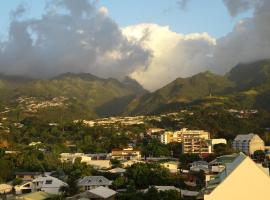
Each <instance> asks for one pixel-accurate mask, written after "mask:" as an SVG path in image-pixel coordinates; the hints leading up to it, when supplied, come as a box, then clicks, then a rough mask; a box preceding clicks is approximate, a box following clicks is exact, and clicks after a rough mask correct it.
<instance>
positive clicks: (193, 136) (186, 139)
mask: <svg viewBox="0 0 270 200" xmlns="http://www.w3.org/2000/svg"><path fill="white" fill-rule="evenodd" d="M181 131H182V153H195V154H209V153H211V152H212V151H211V144H209V142H208V140H210V133H209V132H206V131H203V130H187V129H182V130H181Z"/></svg>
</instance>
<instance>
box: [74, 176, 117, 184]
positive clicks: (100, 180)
mask: <svg viewBox="0 0 270 200" xmlns="http://www.w3.org/2000/svg"><path fill="white" fill-rule="evenodd" d="M111 183H112V182H111V181H110V180H108V179H107V178H105V177H104V176H85V177H83V178H82V179H80V180H79V185H111Z"/></svg>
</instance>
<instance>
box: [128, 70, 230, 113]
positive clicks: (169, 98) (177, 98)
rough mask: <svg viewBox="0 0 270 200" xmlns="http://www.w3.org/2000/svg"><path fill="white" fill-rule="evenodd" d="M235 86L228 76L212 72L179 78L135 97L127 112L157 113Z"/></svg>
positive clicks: (218, 93)
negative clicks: (149, 92) (151, 91)
mask: <svg viewBox="0 0 270 200" xmlns="http://www.w3.org/2000/svg"><path fill="white" fill-rule="evenodd" d="M232 88H233V83H232V82H231V81H230V80H229V79H227V78H226V77H223V76H219V75H215V74H213V73H211V72H204V73H199V74H197V75H195V76H192V77H190V78H178V79H176V80H175V81H173V82H172V83H170V84H168V85H166V86H165V87H163V88H161V89H159V90H157V91H155V92H154V93H151V94H146V95H144V96H143V97H141V98H139V99H135V100H134V101H132V102H131V103H130V105H129V106H128V108H127V113H130V114H134V113H136V114H137V113H141V114H143V113H155V112H158V111H163V110H166V109H174V107H175V106H176V107H177V105H182V104H187V103H190V102H192V101H195V100H198V99H202V98H205V97H209V96H216V95H221V94H224V93H226V92H228V91H230V90H231V89H232Z"/></svg>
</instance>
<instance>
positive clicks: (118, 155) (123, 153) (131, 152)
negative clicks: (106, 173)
mask: <svg viewBox="0 0 270 200" xmlns="http://www.w3.org/2000/svg"><path fill="white" fill-rule="evenodd" d="M111 158H112V159H117V160H140V159H141V151H140V150H138V149H133V147H128V148H124V149H118V148H115V149H112V152H111Z"/></svg>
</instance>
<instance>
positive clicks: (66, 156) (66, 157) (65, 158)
mask: <svg viewBox="0 0 270 200" xmlns="http://www.w3.org/2000/svg"><path fill="white" fill-rule="evenodd" d="M82 156H84V153H61V154H60V161H61V162H72V163H74V162H75V160H76V158H81V157H82Z"/></svg>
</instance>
